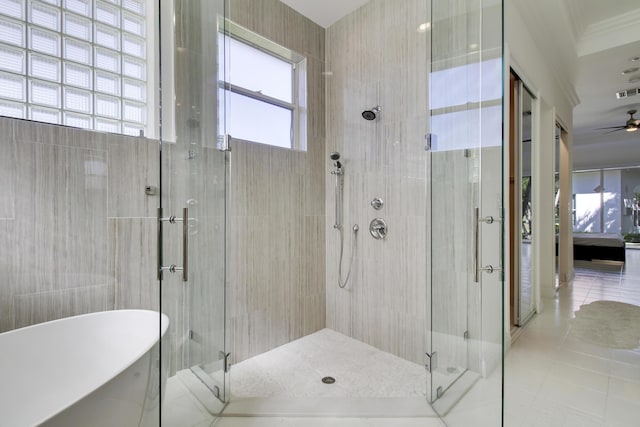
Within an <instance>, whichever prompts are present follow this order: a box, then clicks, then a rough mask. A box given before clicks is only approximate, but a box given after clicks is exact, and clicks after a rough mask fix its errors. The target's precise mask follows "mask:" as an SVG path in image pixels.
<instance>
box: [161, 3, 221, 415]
mask: <svg viewBox="0 0 640 427" xmlns="http://www.w3.org/2000/svg"><path fill="white" fill-rule="evenodd" d="M163 5H166V6H167V9H166V10H162V11H161V15H160V16H161V26H162V31H161V33H162V37H163V38H164V41H163V44H162V45H161V49H160V52H161V64H162V71H161V74H162V75H164V76H165V77H166V78H163V79H162V92H163V93H164V94H168V95H170V96H165V97H163V105H162V108H161V111H163V115H162V116H163V121H162V133H161V135H162V136H161V143H160V162H161V168H160V193H161V199H160V207H159V209H158V236H159V239H158V242H159V246H158V279H159V281H160V301H161V307H162V311H163V312H164V313H165V314H167V315H168V316H169V318H170V319H171V321H172V324H171V327H170V333H169V334H168V337H167V338H165V340H164V341H163V352H162V355H163V359H164V360H163V365H164V367H165V369H168V373H169V376H170V377H173V378H171V379H170V381H172V380H173V381H180V382H181V383H182V385H184V386H186V388H187V389H188V390H189V392H190V393H191V394H193V395H194V396H196V397H197V398H198V400H199V401H200V402H201V403H202V404H203V405H204V407H205V408H206V409H207V410H208V411H209V412H210V413H212V414H217V413H219V412H220V411H221V409H222V408H223V407H224V403H225V402H226V401H227V400H228V398H229V379H228V372H229V365H230V355H229V353H228V352H227V351H226V348H227V345H226V343H227V341H226V339H227V336H226V328H225V319H226V307H225V298H226V283H225V280H226V269H227V261H228V236H227V219H226V217H227V193H228V169H229V146H228V140H226V139H225V138H224V137H223V136H222V135H224V125H225V124H224V122H223V115H222V114H221V111H224V108H225V98H224V97H225V94H224V91H221V90H219V84H218V82H219V81H221V80H223V78H222V77H223V75H224V73H225V72H226V70H225V63H224V61H225V55H224V51H225V46H224V45H222V46H219V45H218V40H219V38H218V34H220V33H221V32H223V31H224V28H223V26H224V23H225V19H224V16H225V12H226V10H227V7H226V2H225V1H224V0H215V1H204V0H202V1H187V0H175V1H172V2H164V3H163ZM218 52H221V54H220V55H218Z"/></svg>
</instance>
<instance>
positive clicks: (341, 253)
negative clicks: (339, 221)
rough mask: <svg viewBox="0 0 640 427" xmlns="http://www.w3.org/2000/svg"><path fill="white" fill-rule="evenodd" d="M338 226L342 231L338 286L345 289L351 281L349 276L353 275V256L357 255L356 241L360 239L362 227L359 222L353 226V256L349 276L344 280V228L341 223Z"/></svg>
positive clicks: (350, 261) (350, 260)
mask: <svg viewBox="0 0 640 427" xmlns="http://www.w3.org/2000/svg"><path fill="white" fill-rule="evenodd" d="M336 228H337V229H338V231H339V232H340V261H338V286H340V288H341V289H344V287H345V286H347V283H349V278H350V277H351V267H353V258H354V257H355V254H356V243H357V241H358V239H357V237H358V230H359V229H360V227H358V224H355V225H354V226H353V228H352V230H353V244H352V245H351V258H350V259H349V271H347V277H345V279H344V281H343V280H342V258H343V255H344V228H343V227H342V226H341V225H340V226H338V227H336Z"/></svg>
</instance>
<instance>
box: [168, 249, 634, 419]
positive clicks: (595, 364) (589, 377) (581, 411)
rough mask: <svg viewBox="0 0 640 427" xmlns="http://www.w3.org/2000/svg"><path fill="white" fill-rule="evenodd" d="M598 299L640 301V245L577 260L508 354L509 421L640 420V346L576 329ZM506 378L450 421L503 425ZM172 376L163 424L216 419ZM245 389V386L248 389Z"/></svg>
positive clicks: (481, 385) (491, 382)
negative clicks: (570, 276)
mask: <svg viewBox="0 0 640 427" xmlns="http://www.w3.org/2000/svg"><path fill="white" fill-rule="evenodd" d="M598 300H613V301H620V302H626V303H630V304H635V305H640V250H627V263H626V264H625V265H624V266H621V265H619V264H617V265H616V264H611V263H609V264H605V263H597V262H593V263H590V262H579V263H576V278H575V280H574V283H573V284H572V286H569V287H563V288H561V289H560V290H559V291H558V294H557V295H556V297H555V298H553V299H548V300H545V301H544V310H543V311H542V313H540V314H538V315H536V316H535V317H534V318H533V319H532V320H531V321H530V322H529V323H528V324H527V325H526V326H525V327H524V328H523V331H522V333H521V334H520V335H519V337H518V339H517V340H516V341H515V342H514V343H513V344H512V347H511V350H510V352H509V353H508V354H507V356H506V358H505V403H504V405H505V422H504V425H505V426H506V427H537V426H540V427H543V426H544V427H578V426H579V427H596V426H602V427H632V426H633V427H638V426H639V425H640V347H639V348H636V349H635V350H616V349H611V348H606V347H602V346H598V345H594V344H590V343H586V342H582V341H579V340H577V339H575V338H574V337H573V336H572V334H571V322H572V319H573V317H574V314H573V313H574V312H575V311H576V310H578V309H579V308H580V306H581V305H582V304H588V303H590V302H593V301H598ZM234 369H235V368H234ZM232 371H233V370H232ZM334 372H335V371H334ZM318 374H319V375H320V374H322V373H321V372H318ZM500 380H501V376H500V373H499V372H496V373H494V374H493V375H492V376H490V377H489V378H487V379H483V380H480V381H479V382H478V383H477V384H476V385H475V386H474V387H473V389H472V390H471V391H469V392H468V393H467V394H466V395H465V396H464V398H463V399H462V400H461V401H460V402H459V403H458V405H457V406H456V407H455V408H454V409H453V410H452V411H451V412H450V413H449V414H448V415H447V416H446V417H445V419H444V421H445V422H446V425H448V426H449V427H468V426H474V427H475V426H477V427H494V426H498V425H499V424H500V421H499V418H498V417H496V414H499V409H500V404H501V403H500V402H499V401H496V400H495V399H494V398H493V397H492V396H496V393H498V394H497V395H499V388H500V386H501V381H500ZM170 381H173V387H170V389H171V390H170V391H168V393H167V398H165V407H166V408H169V409H168V410H166V411H165V415H164V416H163V420H164V422H163V425H164V426H167V427H174V426H176V427H177V426H179V427H189V426H197V427H204V426H211V425H213V424H212V422H213V420H212V418H211V417H210V416H209V415H208V414H207V413H206V411H205V410H204V408H203V407H202V405H200V404H199V402H198V401H197V400H195V399H194V398H193V397H191V396H190V395H188V392H187V393H186V394H185V393H184V391H185V390H186V388H184V386H183V385H180V384H179V383H176V379H175V378H172V379H171V380H170ZM180 387H183V388H184V390H181V389H180ZM237 392H239V393H241V392H240V389H238V390H237ZM247 392H249V391H248V389H247ZM251 393H254V394H255V393H258V392H257V391H255V390H254V391H253V392H251ZM176 403H178V405H176ZM443 425H444V424H442V422H441V421H439V420H438V419H437V418H306V417H305V418H291V417H288V418H282V417H245V418H242V417H223V418H221V419H219V420H218V422H217V423H215V426H216V427H249V426H260V427H275V426H283V427H302V426H305V427H307V426H308V427H314V426H332V427H333V426H337V427H342V426H344V427H372V426H398V427H418V426H421V427H442V426H443Z"/></svg>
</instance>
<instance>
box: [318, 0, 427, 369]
mask: <svg viewBox="0 0 640 427" xmlns="http://www.w3.org/2000/svg"><path fill="white" fill-rule="evenodd" d="M423 3H424V2H423ZM427 14H428V11H427V10H426V6H425V5H424V4H421V3H420V2H419V1H396V0H390V1H371V2H369V3H367V4H366V5H365V6H363V7H362V8H360V9H358V10H356V11H354V12H353V13H351V14H349V15H348V16H346V17H344V18H343V19H341V20H340V21H338V22H337V23H335V24H334V25H332V26H331V27H330V28H328V29H327V31H326V39H325V43H326V45H325V50H326V59H325V61H326V68H327V70H330V71H331V75H330V76H328V77H327V78H326V80H325V84H326V94H327V99H326V103H327V104H326V114H327V116H326V123H327V128H326V135H327V147H326V151H327V152H328V151H332V150H336V151H340V152H341V153H342V155H343V157H342V158H343V159H344V161H343V162H342V163H343V164H344V165H345V169H344V170H345V176H344V180H345V181H344V186H345V188H344V202H343V205H344V223H345V226H347V227H348V228H346V230H349V228H350V226H351V224H352V223H356V222H357V223H359V224H360V227H361V233H360V234H359V236H358V252H357V256H356V260H355V261H354V275H353V276H352V279H351V283H350V286H349V287H350V289H349V290H348V291H344V290H340V289H336V288H337V285H336V284H335V282H336V280H337V275H338V272H337V262H338V260H337V258H338V257H337V253H338V251H339V249H340V247H339V239H338V238H337V236H336V235H333V230H330V227H329V224H330V223H332V222H333V217H334V213H333V205H334V201H333V198H334V189H333V181H332V180H330V179H325V184H326V193H325V195H326V208H325V212H326V217H327V222H328V224H327V226H325V230H326V231H327V233H328V234H327V243H326V245H327V251H326V257H327V259H326V263H327V269H326V271H327V274H326V276H327V277H326V280H327V285H326V286H327V302H326V303H327V310H326V312H327V326H329V327H331V328H334V329H336V330H338V331H340V332H342V333H346V334H349V335H350V336H352V337H353V338H356V339H359V340H362V341H365V342H367V343H369V344H371V345H375V346H377V347H379V348H381V349H384V350H386V351H390V352H392V353H394V354H396V355H398V356H401V357H404V358H407V359H409V360H412V361H415V362H418V363H422V360H421V357H422V356H421V354H422V353H423V352H424V349H425V348H426V347H425V345H426V343H425V338H426V337H425V335H426V334H425V331H424V327H425V326H424V325H425V324H426V320H427V305H426V304H427V277H426V266H425V264H426V261H427V255H428V254H427V249H426V245H425V242H426V231H427V230H426V224H427V222H426V219H427V218H426V213H427V212H426V188H427V187H426V185H427V182H426V180H425V175H424V173H425V168H426V157H425V153H424V147H423V143H424V141H423V138H424V133H425V129H426V124H425V120H426V117H427V111H426V104H425V102H426V99H427V92H426V88H427V78H428V73H427V71H428V69H427V57H426V53H427V48H428V45H427V42H428V40H427V38H426V36H425V35H424V34H418V33H417V32H416V28H417V26H418V25H420V24H421V23H423V22H426V21H427V20H428V19H426V17H427ZM375 105H381V106H382V112H381V114H380V115H379V117H378V119H377V120H375V121H372V122H365V121H364V120H363V119H362V118H361V116H360V113H361V112H362V111H363V110H365V109H369V108H371V107H373V106H375ZM329 168H330V166H329ZM329 168H327V171H326V173H328V170H329ZM373 197H381V198H382V199H383V200H385V202H386V204H385V207H384V208H383V210H382V211H380V212H376V211H373V209H372V208H371V207H370V206H369V202H370V201H371V199H372V198H373ZM377 216H380V217H383V218H385V219H386V220H387V222H388V224H389V230H390V231H389V236H388V238H387V240H385V241H375V240H373V239H372V238H371V236H369V234H368V233H367V230H366V228H367V227H368V225H369V222H370V221H371V220H372V219H373V218H374V217H377ZM350 245H351V243H350V235H349V233H345V254H346V257H348V256H349V254H350V253H349V250H350ZM343 263H344V264H343V265H344V266H346V265H347V264H348V262H346V261H343ZM344 268H345V269H346V267H344ZM343 274H344V273H343Z"/></svg>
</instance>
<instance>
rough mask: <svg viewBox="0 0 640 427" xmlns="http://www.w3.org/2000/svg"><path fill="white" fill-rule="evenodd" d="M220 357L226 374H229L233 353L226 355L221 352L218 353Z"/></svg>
mask: <svg viewBox="0 0 640 427" xmlns="http://www.w3.org/2000/svg"><path fill="white" fill-rule="evenodd" d="M218 357H219V358H220V359H222V366H223V370H224V372H225V373H228V372H229V371H230V370H231V353H225V352H224V351H222V350H220V351H219V352H218Z"/></svg>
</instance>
